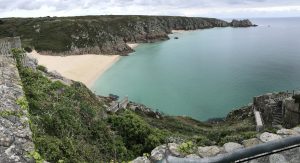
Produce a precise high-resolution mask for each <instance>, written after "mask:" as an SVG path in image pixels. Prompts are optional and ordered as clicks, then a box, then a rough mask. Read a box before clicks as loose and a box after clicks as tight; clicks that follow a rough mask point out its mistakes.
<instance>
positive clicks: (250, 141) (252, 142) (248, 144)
mask: <svg viewBox="0 0 300 163" xmlns="http://www.w3.org/2000/svg"><path fill="white" fill-rule="evenodd" d="M242 143H243V145H244V147H246V148H247V147H252V146H255V145H257V144H259V139H257V138H252V139H247V140H244V141H243V142H242Z"/></svg>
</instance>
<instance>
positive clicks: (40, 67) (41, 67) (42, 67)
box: [36, 65, 47, 72]
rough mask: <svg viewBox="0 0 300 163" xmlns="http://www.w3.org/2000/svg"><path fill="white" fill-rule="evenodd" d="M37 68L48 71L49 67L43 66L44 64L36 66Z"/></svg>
mask: <svg viewBox="0 0 300 163" xmlns="http://www.w3.org/2000/svg"><path fill="white" fill-rule="evenodd" d="M36 69H38V70H40V71H42V72H47V68H46V67H45V66H42V65H38V66H37V67H36Z"/></svg>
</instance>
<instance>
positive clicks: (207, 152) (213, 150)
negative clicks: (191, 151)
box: [198, 146, 221, 157]
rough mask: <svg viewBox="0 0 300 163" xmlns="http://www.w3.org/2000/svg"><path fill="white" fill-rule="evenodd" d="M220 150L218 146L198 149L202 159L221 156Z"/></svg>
mask: <svg viewBox="0 0 300 163" xmlns="http://www.w3.org/2000/svg"><path fill="white" fill-rule="evenodd" d="M220 152H221V150H220V148H219V147H217V146H207V147H198V154H199V155H200V156H201V157H211V156H215V155H217V154H219V153H220Z"/></svg>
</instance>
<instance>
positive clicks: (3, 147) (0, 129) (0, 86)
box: [0, 38, 34, 163]
mask: <svg viewBox="0 0 300 163" xmlns="http://www.w3.org/2000/svg"><path fill="white" fill-rule="evenodd" d="M7 40H12V42H9V41H7ZM14 41H15V38H12V39H1V40H0V45H1V46H0V51H1V52H7V50H9V48H12V47H15V48H18V47H21V44H20V43H18V42H14ZM2 45H5V46H2ZM1 47H2V49H1ZM5 54H8V53H5ZM0 63H1V64H0V101H1V102H0V162H1V163H2V162H3V163H12V162H21V163H23V162H34V160H33V159H32V158H30V156H29V153H31V152H32V151H34V144H33V142H32V132H31V130H30V126H29V116H28V110H27V109H28V104H27V101H26V99H25V95H24V92H23V89H22V83H21V79H20V76H19V72H18V69H17V67H16V62H15V60H14V59H13V58H12V57H7V56H6V55H0Z"/></svg>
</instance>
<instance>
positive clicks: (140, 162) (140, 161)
mask: <svg viewBox="0 0 300 163" xmlns="http://www.w3.org/2000/svg"><path fill="white" fill-rule="evenodd" d="M131 163H151V162H150V160H149V159H148V158H147V157H145V156H143V157H138V158H136V159H134V160H132V161H131Z"/></svg>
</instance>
